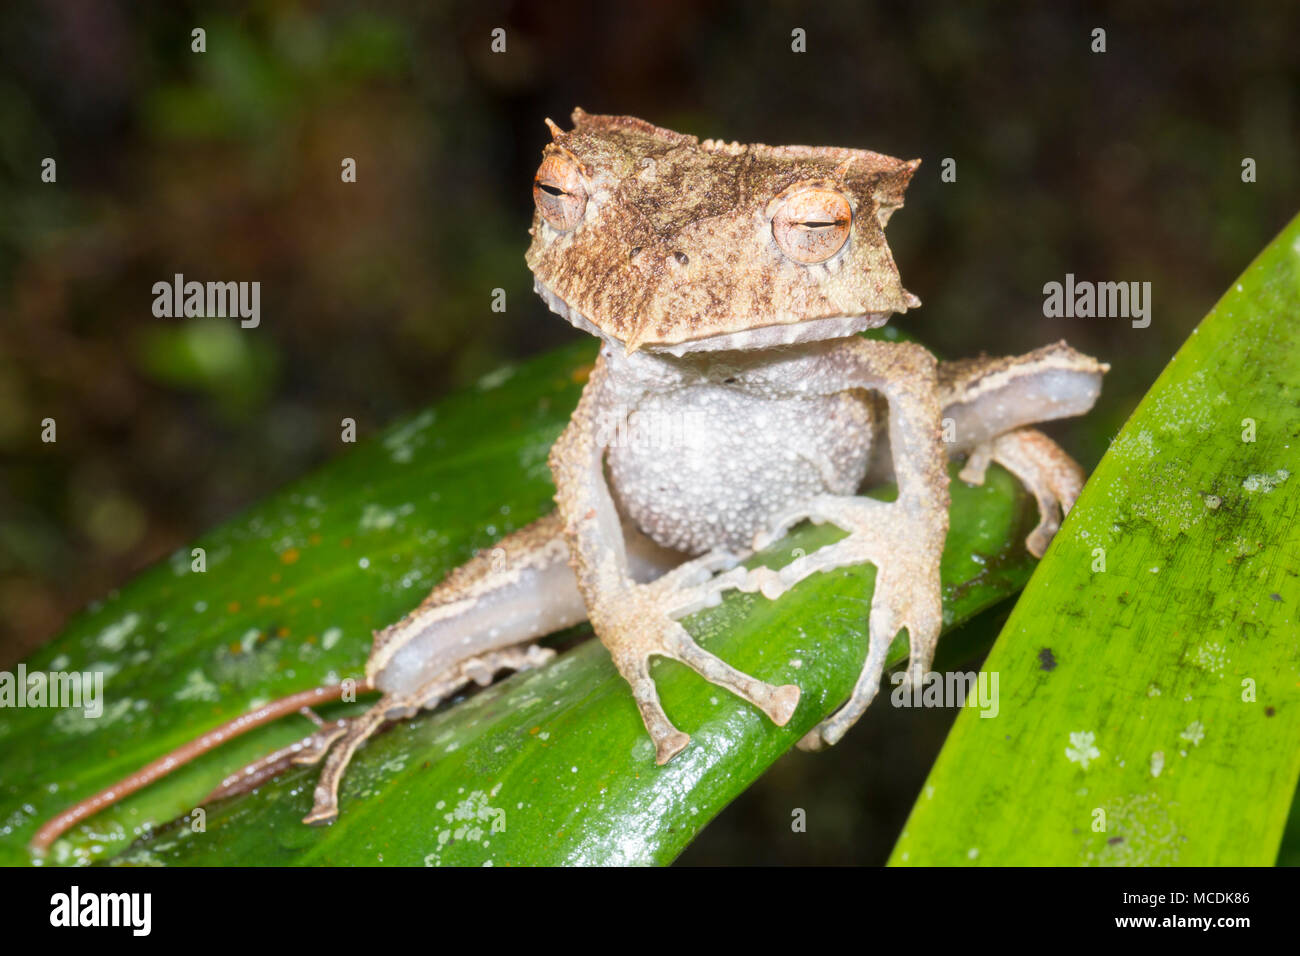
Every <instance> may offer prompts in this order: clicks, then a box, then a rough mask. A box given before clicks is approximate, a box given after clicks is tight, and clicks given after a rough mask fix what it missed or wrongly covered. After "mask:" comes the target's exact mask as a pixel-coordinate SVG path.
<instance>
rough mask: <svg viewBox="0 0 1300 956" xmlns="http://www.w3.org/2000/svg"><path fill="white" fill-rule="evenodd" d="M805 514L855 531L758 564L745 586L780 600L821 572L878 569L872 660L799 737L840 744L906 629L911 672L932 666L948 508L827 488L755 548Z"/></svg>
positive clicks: (919, 675) (912, 676)
mask: <svg viewBox="0 0 1300 956" xmlns="http://www.w3.org/2000/svg"><path fill="white" fill-rule="evenodd" d="M804 518H807V519H809V520H812V521H814V522H817V523H821V522H825V521H829V522H831V523H832V524H835V525H837V526H838V527H841V528H843V529H844V530H846V531H848V532H849V534H848V537H846V538H842V539H841V540H839V541H836V542H835V543H833V544H829V545H827V546H825V547H823V548H820V549H818V550H817V551H814V552H813V553H812V554H808V555H803V556H801V557H799V558H797V559H795V560H794V561H792V562H791V563H790V564H787V565H786V566H785V567H783V568H781V569H780V570H779V571H770V570H767V569H756V570H755V571H753V572H751V574H750V583H749V584H748V585H747V586H746V587H745V590H759V591H761V592H762V593H763V594H764V595H765V596H767V597H769V598H773V599H774V598H776V597H778V596H779V595H780V594H781V593H782V592H784V591H785V590H786V589H787V588H789V587H792V586H793V585H794V584H796V583H798V582H799V581H801V580H803V579H804V578H806V577H808V576H809V575H811V574H815V573H817V572H818V571H831V570H834V569H835V568H842V567H846V566H849V565H855V564H864V563H865V564H873V565H875V566H876V569H877V570H876V586H875V591H874V592H873V594H872V598H871V614H870V618H869V620H868V643H867V659H866V662H865V663H864V664H863V667H862V671H861V673H860V674H859V676H858V680H857V684H856V685H855V686H854V688H853V693H852V694H851V695H850V697H849V699H848V702H847V703H845V704H844V706H843V707H841V708H840V709H839V710H838V711H836V712H835V713H834V714H832V715H831V716H830V717H829V718H827V719H826V720H824V721H823V722H822V723H821V724H819V725H818V726H817V727H815V728H814V729H813V730H812V731H810V732H809V733H808V734H807V735H806V736H805V737H804V738H803V739H802V740H801V741H799V746H800V747H801V748H802V749H804V750H816V749H820V748H821V747H824V746H829V745H831V744H834V743H837V742H838V741H839V740H840V738H841V737H843V736H844V734H845V733H846V732H847V731H848V729H849V728H850V727H852V726H853V725H854V724H855V723H856V722H857V721H858V718H860V717H861V716H862V714H863V712H864V711H866V709H867V707H868V706H870V704H871V701H872V700H873V699H874V698H875V696H876V692H877V691H878V690H879V689H880V680H881V677H882V676H883V674H884V669H885V663H886V660H887V658H888V655H889V648H890V645H892V644H893V641H894V638H895V637H896V636H897V635H898V632H899V631H900V630H902V629H903V628H906V629H907V633H908V638H909V643H910V647H911V650H910V660H909V663H908V679H909V680H910V681H914V682H915V681H919V680H921V679H923V678H924V676H925V674H926V672H927V671H929V669H930V662H931V661H932V660H933V658H934V648H935V644H936V643H937V642H938V640H939V631H940V629H941V627H942V625H943V613H942V601H941V591H940V586H939V558H940V555H941V554H942V552H943V541H944V536H945V534H946V533H947V520H946V519H947V511H946V509H943V508H941V507H938V506H935V507H934V508H933V509H932V510H931V509H928V508H926V507H924V506H920V505H918V504H915V503H914V504H913V505H912V506H911V507H908V506H906V505H904V504H903V503H901V502H891V503H885V502H881V501H875V500H873V499H870V498H858V497H841V496H835V495H821V496H818V497H817V498H814V499H812V500H811V501H809V502H807V503H806V504H804V505H802V506H801V507H799V508H797V509H795V510H793V511H791V512H789V513H787V514H783V515H780V516H778V518H777V521H776V530H775V531H773V532H769V533H768V534H764V535H760V536H759V537H758V538H756V539H755V542H754V547H755V548H756V549H760V548H763V547H765V546H766V545H767V544H768V543H770V542H771V540H772V539H773V537H774V536H776V535H779V534H781V533H784V530H785V529H787V528H789V527H790V526H792V525H793V524H796V523H798V521H799V520H802V519H804Z"/></svg>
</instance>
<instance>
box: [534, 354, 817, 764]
mask: <svg viewBox="0 0 1300 956" xmlns="http://www.w3.org/2000/svg"><path fill="white" fill-rule="evenodd" d="M614 392H615V388H614V386H612V385H611V383H610V380H609V376H608V373H607V371H606V365H605V359H604V356H603V355H602V356H601V358H600V359H598V360H597V362H596V366H595V369H594V370H593V372H592V375H591V378H590V380H589V381H588V383H587V386H586V388H585V389H584V390H583V393H582V399H581V401H580V402H579V403H578V408H577V411H576V412H575V413H574V415H573V418H572V419H571V420H570V423H569V426H568V427H567V428H566V429H565V431H564V433H563V434H562V435H561V436H560V439H559V440H558V441H557V442H556V443H555V446H554V447H553V448H552V450H551V457H550V463H551V470H552V472H553V474H554V476H555V486H556V495H555V499H556V502H557V504H558V506H559V512H560V515H561V516H562V518H563V521H564V526H565V535H566V538H567V540H568V543H569V552H570V560H571V563H572V566H573V570H574V573H575V576H576V578H577V583H578V589H579V590H580V592H581V593H582V597H583V600H584V601H585V603H586V607H587V613H588V617H589V619H590V620H591V624H592V628H593V629H594V630H595V632H596V635H597V637H599V638H600V640H601V642H602V643H603V644H604V645H605V647H606V648H607V649H608V650H609V653H610V656H611V657H612V658H613V661H614V665H615V666H616V667H617V668H618V671H619V673H620V674H622V675H623V677H624V679H626V680H627V682H628V684H629V685H630V686H631V689H632V696H633V698H634V699H635V701H636V705H637V708H638V709H639V710H640V712H641V719H642V721H643V722H644V724H645V727H646V730H647V731H648V732H649V734H650V738H651V740H653V742H654V745H655V759H656V762H657V763H660V764H663V763H666V762H667V761H669V760H671V759H672V758H673V757H674V756H675V755H676V754H678V753H680V752H681V750H682V749H683V748H684V747H685V746H686V744H687V743H688V741H689V740H690V738H689V737H688V736H687V735H686V734H684V733H682V732H681V731H679V730H678V729H677V728H676V727H674V726H673V724H672V722H671V721H670V720H669V719H668V715H667V714H666V713H665V712H664V709H663V706H662V704H661V703H660V701H659V695H658V692H657V691H656V689H655V683H654V678H653V677H652V676H651V674H650V658H651V657H654V656H661V657H670V658H672V659H674V660H676V661H680V662H681V663H683V664H685V665H686V666H688V667H690V668H691V669H692V670H694V671H695V672H696V673H698V674H699V675H700V676H702V677H704V678H705V679H706V680H708V681H710V682H711V683H714V684H717V685H718V686H720V687H725V688H726V689H727V690H730V691H731V692H732V693H734V694H736V695H738V696H740V697H742V698H744V699H745V700H747V701H749V702H750V703H751V704H753V705H754V706H755V707H758V708H759V709H760V710H762V711H763V712H764V713H765V714H767V716H768V717H769V718H771V719H772V721H773V722H774V723H776V724H777V725H784V724H785V723H786V722H787V721H788V720H789V719H790V716H791V714H793V713H794V709H795V706H796V705H797V704H798V702H799V688H798V687H796V686H794V685H793V684H786V685H784V686H781V687H775V686H773V685H771V684H768V683H765V682H764V681H761V680H757V679H756V678H753V677H750V676H749V675H748V674H744V673H741V672H740V671H738V670H736V669H735V668H734V667H732V666H731V665H730V664H727V663H726V662H725V661H723V660H722V659H721V658H719V657H717V656H716V655H714V654H710V653H709V652H708V651H706V650H704V649H703V648H702V647H700V646H699V645H698V644H697V643H696V642H695V641H694V639H692V638H691V636H690V635H689V634H688V633H687V632H686V629H685V628H683V627H682V626H681V625H680V624H679V623H678V622H677V620H676V619H677V618H679V617H684V616H685V615H687V614H690V613H692V612H694V611H697V610H699V609H701V608H703V607H706V606H709V605H711V604H716V603H717V602H718V600H719V599H720V594H721V591H722V590H724V589H726V588H727V587H734V586H736V585H737V584H739V583H740V582H741V581H742V580H743V579H744V576H745V574H746V572H745V571H744V569H742V568H739V567H736V565H737V564H738V563H739V560H740V558H741V557H742V555H730V554H727V553H725V552H715V553H710V554H707V555H705V556H703V557H701V558H697V559H695V560H693V561H688V562H687V563H685V564H683V565H681V566H679V567H677V568H675V569H674V570H672V571H670V572H668V573H667V574H664V575H663V576H661V577H659V578H657V579H655V580H653V581H651V582H650V583H648V584H642V583H638V582H637V581H636V580H635V578H634V575H633V573H632V571H631V569H630V567H629V563H628V557H627V551H626V547H625V544H624V537H623V529H622V523H621V520H620V517H619V514H618V510H617V508H616V507H615V504H614V500H613V497H612V495H611V494H610V491H609V487H608V485H607V483H606V480H605V473H604V458H605V453H606V451H607V442H606V441H605V438H604V436H607V435H610V434H612V431H613V429H612V428H611V424H612V419H613V416H616V415H617V413H618V408H619V407H623V406H625V404H627V402H626V400H627V399H628V398H629V396H626V395H621V394H620V395H617V396H616V395H615V394H614ZM717 571H723V572H724V573H722V574H720V575H716V576H715V575H714V572H717Z"/></svg>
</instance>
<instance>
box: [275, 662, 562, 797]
mask: <svg viewBox="0 0 1300 956" xmlns="http://www.w3.org/2000/svg"><path fill="white" fill-rule="evenodd" d="M554 656H555V652H554V651H553V650H551V649H550V648H545V647H538V646H537V645H531V646H520V647H512V648H506V649H505V650H500V651H493V652H491V653H488V654H481V655H478V656H476V657H470V658H466V659H465V660H463V661H461V662H460V663H458V664H457V665H456V666H455V667H452V668H451V669H450V670H448V671H446V672H444V673H443V674H441V675H439V676H438V677H437V678H435V679H434V680H432V681H430V682H429V683H427V684H425V685H424V687H422V688H421V689H420V690H419V691H417V692H415V693H413V694H406V695H399V694H385V695H384V696H383V697H381V698H380V699H379V701H378V703H376V704H375V706H373V707H371V708H370V709H369V710H368V711H366V712H365V713H364V714H361V715H360V716H358V717H352V718H350V719H347V720H342V721H337V722H336V723H335V724H332V725H326V726H325V727H324V728H322V730H320V731H318V732H317V733H316V734H313V735H312V737H309V738H308V740H309V741H310V740H312V739H313V738H314V737H318V736H321V735H328V740H327V741H325V742H324V745H323V746H320V745H319V744H318V745H316V746H312V747H308V748H306V749H304V751H303V752H302V753H301V754H299V755H298V756H296V757H295V758H294V760H293V762H294V763H299V764H309V763H316V762H318V761H319V760H320V759H321V758H322V757H324V756H325V754H326V752H327V751H328V753H329V757H328V758H327V759H326V760H325V766H324V768H323V769H322V770H321V775H320V780H319V782H318V783H317V784H316V792H315V794H314V799H315V803H314V805H313V806H312V810H311V813H309V814H307V816H305V817H303V819H302V822H303V823H329V822H331V821H332V820H334V818H335V817H337V816H338V812H339V783H340V781H342V779H343V772H344V771H345V770H346V769H347V767H348V763H349V762H350V761H351V760H352V755H353V754H354V753H356V750H357V748H358V747H359V746H361V744H362V743H363V742H364V741H365V740H366V739H367V738H369V737H371V736H372V735H373V734H374V733H375V731H377V730H379V728H380V727H382V726H384V725H385V724H388V723H391V722H393V721H397V720H405V719H407V718H408V717H413V716H414V715H415V714H416V712H418V711H419V710H421V709H424V708H429V707H436V706H437V705H438V704H439V703H441V702H442V701H443V700H445V699H446V698H447V697H449V696H451V695H452V694H453V693H455V692H456V691H457V690H459V689H460V688H462V687H464V686H465V685H466V684H469V683H470V682H473V683H476V684H479V685H480V686H486V685H488V684H490V683H491V682H492V679H493V677H494V676H495V675H496V674H497V673H498V672H500V671H505V670H516V671H518V670H528V669H530V668H533V667H537V666H539V665H541V664H542V663H544V662H545V661H547V660H548V659H549V658H551V657H554Z"/></svg>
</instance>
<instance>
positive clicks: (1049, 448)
mask: <svg viewBox="0 0 1300 956" xmlns="http://www.w3.org/2000/svg"><path fill="white" fill-rule="evenodd" d="M992 462H997V463H998V464H999V465H1001V466H1002V467H1003V468H1005V469H1006V470H1007V471H1009V472H1011V474H1013V475H1015V476H1016V478H1018V479H1019V480H1020V483H1021V484H1022V485H1024V486H1025V487H1026V488H1027V489H1029V491H1030V493H1031V494H1033V496H1034V498H1035V499H1036V500H1037V501H1038V525H1037V526H1036V527H1035V528H1034V530H1033V531H1032V532H1030V534H1029V537H1028V538H1026V539H1025V547H1026V548H1028V549H1029V553H1030V554H1032V555H1033V556H1034V557H1036V558H1041V557H1042V556H1043V555H1044V554H1045V553H1046V551H1047V546H1048V544H1050V543H1051V540H1052V538H1053V537H1054V536H1055V534H1056V532H1057V531H1058V530H1060V527H1061V521H1062V520H1063V519H1064V517H1065V516H1066V515H1068V514H1069V513H1070V509H1071V508H1072V507H1074V502H1075V501H1076V500H1077V499H1078V497H1079V492H1080V491H1081V490H1082V489H1083V469H1082V468H1080V467H1079V465H1078V464H1077V463H1076V462H1075V460H1074V459H1073V458H1071V457H1070V456H1069V455H1068V454H1066V452H1065V450H1064V449H1063V448H1061V446H1060V445H1058V444H1056V442H1054V441H1052V440H1051V439H1050V438H1048V437H1047V436H1046V435H1044V434H1043V433H1042V432H1040V431H1038V430H1037V429H1033V428H1018V429H1016V430H1015V431H1012V432H1007V433H1005V434H1002V435H998V436H997V437H996V438H993V439H990V440H989V441H986V442H983V443H981V444H980V445H977V446H976V447H975V448H974V449H973V450H972V451H971V454H970V457H969V458H968V459H967V460H966V466H965V467H964V468H963V469H962V471H961V475H960V476H959V477H960V478H961V480H962V481H965V482H967V483H968V484H972V485H982V484H983V483H984V473H985V471H986V470H987V469H988V466H989V465H990V464H991V463H992Z"/></svg>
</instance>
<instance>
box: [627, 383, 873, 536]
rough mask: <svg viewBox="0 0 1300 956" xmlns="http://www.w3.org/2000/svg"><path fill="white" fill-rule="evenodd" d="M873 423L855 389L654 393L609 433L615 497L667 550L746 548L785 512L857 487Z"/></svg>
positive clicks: (699, 388) (718, 387)
mask: <svg viewBox="0 0 1300 956" xmlns="http://www.w3.org/2000/svg"><path fill="white" fill-rule="evenodd" d="M871 424H872V413H871V404H870V402H869V401H867V400H865V396H863V395H862V394H861V393H851V392H842V393H840V394H838V395H828V396H814V397H809V398H799V399H790V398H783V399H773V398H761V397H756V396H755V395H754V394H753V393H752V392H742V391H740V390H738V389H734V388H728V387H727V386H726V385H722V384H709V385H695V386H691V387H688V388H680V389H675V390H672V391H669V392H666V393H662V394H658V395H654V396H652V397H649V398H647V399H645V400H644V401H643V402H642V403H641V404H640V405H638V406H637V408H636V409H635V410H633V411H632V412H631V413H629V414H628V415H627V417H626V420H625V422H624V423H623V427H621V428H619V429H618V431H617V432H616V433H614V434H612V435H611V436H610V438H611V447H610V450H609V456H608V462H609V473H610V480H611V483H612V487H613V492H614V498H615V500H616V501H617V502H618V505H619V509H620V511H622V512H623V513H624V514H625V515H627V516H628V517H630V518H632V520H633V521H635V522H636V524H637V526H638V527H640V528H641V530H642V531H644V532H645V533H646V534H647V535H649V536H650V537H651V538H652V539H654V540H655V541H656V542H658V543H659V544H661V545H663V546H664V547H668V548H674V549H676V550H679V551H684V552H686V553H688V554H700V553H702V552H704V551H707V550H709V549H711V548H715V547H731V548H745V547H749V545H750V543H751V541H752V540H753V537H754V535H755V534H756V533H757V532H759V531H764V530H767V527H768V523H769V519H770V518H771V517H772V516H773V515H775V514H777V513H779V512H780V511H782V510H784V509H786V508H787V507H789V506H791V505H794V504H797V503H798V502H800V501H803V500H806V499H808V498H810V497H812V496H813V495H817V494H823V493H831V494H844V495H847V494H853V493H854V492H855V491H857V489H858V487H859V485H861V483H862V479H863V477H864V476H865V475H866V471H867V465H868V463H869V459H870V455H871V433H872V432H871Z"/></svg>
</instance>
